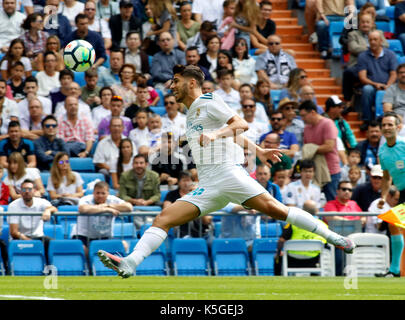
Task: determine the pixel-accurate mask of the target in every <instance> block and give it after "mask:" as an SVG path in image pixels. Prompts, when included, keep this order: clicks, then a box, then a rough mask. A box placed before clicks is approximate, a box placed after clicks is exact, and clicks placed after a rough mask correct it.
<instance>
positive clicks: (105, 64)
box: [102, 54, 111, 69]
mask: <svg viewBox="0 0 405 320" xmlns="http://www.w3.org/2000/svg"><path fill="white" fill-rule="evenodd" d="M106 56H107V59H105V61H104V62H103V64H102V66H103V67H106V68H107V69H109V68H110V66H111V65H110V55H108V54H107V55H106Z"/></svg>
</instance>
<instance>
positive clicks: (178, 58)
mask: <svg viewBox="0 0 405 320" xmlns="http://www.w3.org/2000/svg"><path fill="white" fill-rule="evenodd" d="M158 44H159V47H160V49H161V51H159V52H158V53H156V54H155V55H154V56H153V59H152V66H151V70H150V71H151V75H152V80H153V83H154V85H155V88H156V89H160V90H162V91H163V92H164V93H165V92H166V91H167V90H168V88H169V84H170V83H171V81H172V77H173V67H174V66H175V65H176V64H183V65H184V64H186V58H185V54H184V52H183V51H181V50H179V49H177V48H175V47H174V39H173V37H172V35H171V34H170V33H169V32H162V33H161V34H160V35H159V41H158Z"/></svg>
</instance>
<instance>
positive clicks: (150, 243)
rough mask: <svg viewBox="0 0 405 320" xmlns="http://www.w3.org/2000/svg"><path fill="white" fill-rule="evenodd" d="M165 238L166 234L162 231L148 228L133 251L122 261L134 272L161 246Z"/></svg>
mask: <svg viewBox="0 0 405 320" xmlns="http://www.w3.org/2000/svg"><path fill="white" fill-rule="evenodd" d="M166 238H167V233H166V231H164V230H163V229H160V228H157V227H150V228H149V229H147V230H146V231H145V233H144V234H143V236H142V237H141V239H140V240H139V241H138V243H137V244H136V246H135V248H134V251H132V253H131V254H130V255H128V256H127V257H126V258H124V260H125V261H126V262H127V263H128V265H130V266H131V267H132V269H134V270H135V268H136V267H137V266H138V265H139V264H140V263H141V262H142V261H143V260H144V259H145V258H146V257H148V256H149V255H150V254H151V253H152V252H153V251H155V250H156V249H157V248H159V247H160V246H161V244H162V243H163V241H165V240H166Z"/></svg>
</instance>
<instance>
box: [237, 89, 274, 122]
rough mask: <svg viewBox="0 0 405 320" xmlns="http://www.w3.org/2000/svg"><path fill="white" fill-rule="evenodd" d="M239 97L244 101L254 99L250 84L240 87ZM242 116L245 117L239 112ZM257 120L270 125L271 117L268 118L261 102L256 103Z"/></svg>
mask: <svg viewBox="0 0 405 320" xmlns="http://www.w3.org/2000/svg"><path fill="white" fill-rule="evenodd" d="M239 95H240V100H241V101H242V100H243V99H247V98H249V99H253V88H252V86H251V85H250V84H248V83H244V84H242V85H241V86H240V87H239ZM238 114H239V115H240V116H242V115H243V113H242V110H240V112H238ZM255 120H256V121H259V122H263V123H265V124H267V125H268V124H269V117H268V116H267V113H266V110H264V106H263V104H261V103H260V102H256V112H255Z"/></svg>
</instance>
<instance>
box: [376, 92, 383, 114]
mask: <svg viewBox="0 0 405 320" xmlns="http://www.w3.org/2000/svg"><path fill="white" fill-rule="evenodd" d="M384 94H385V90H378V91H377V93H376V95H375V116H376V118H378V117H379V116H382V115H383V113H384V112H383V98H384Z"/></svg>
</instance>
